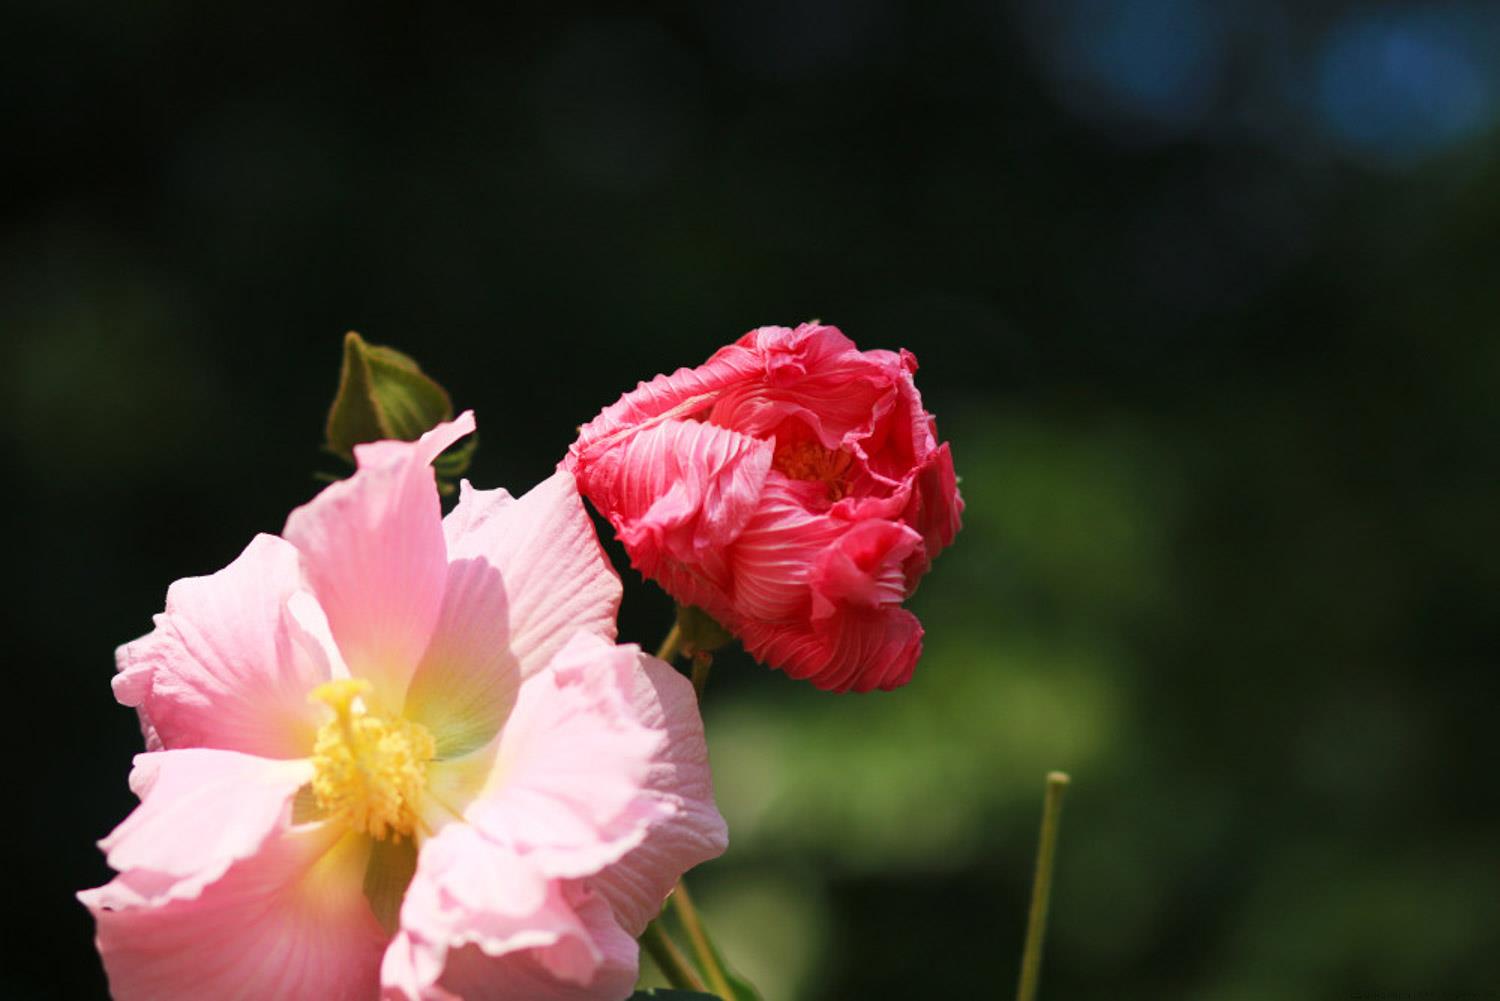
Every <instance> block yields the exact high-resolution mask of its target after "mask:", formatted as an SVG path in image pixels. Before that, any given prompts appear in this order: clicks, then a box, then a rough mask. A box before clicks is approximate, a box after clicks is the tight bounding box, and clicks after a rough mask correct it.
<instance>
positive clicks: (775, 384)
mask: <svg viewBox="0 0 1500 1001" xmlns="http://www.w3.org/2000/svg"><path fill="white" fill-rule="evenodd" d="M737 346H738V347H741V348H744V349H747V350H749V351H750V352H752V353H753V354H754V355H755V357H756V358H757V359H758V360H759V361H760V366H761V371H760V372H759V373H757V375H756V377H755V378H753V379H746V380H743V381H741V382H740V383H739V384H737V385H732V386H729V387H728V388H726V389H725V390H724V391H723V392H722V393H720V394H719V396H718V398H717V400H716V401H715V402H714V406H713V410H712V411H711V412H710V415H709V418H708V419H709V421H711V422H712V423H714V424H719V425H722V426H724V427H732V428H734V429H736V430H738V431H743V432H745V433H747V434H752V435H755V436H757V437H771V436H773V435H774V434H775V433H776V430H777V428H778V427H779V426H780V425H781V424H783V423H784V422H785V421H786V420H787V419H789V418H795V419H797V420H798V421H800V422H801V423H802V424H803V425H805V426H806V427H807V428H809V429H811V430H812V432H813V434H814V435H815V436H816V437H817V438H818V440H819V441H821V442H822V444H823V445H824V447H826V448H838V447H839V445H840V444H842V443H843V441H844V439H845V438H846V437H847V436H849V435H851V434H854V433H856V432H858V431H860V430H862V429H864V428H867V427H868V426H869V425H870V422H871V419H872V415H874V414H876V413H878V412H880V411H882V410H885V409H889V407H890V406H891V405H892V403H893V402H894V397H895V392H896V391H895V387H894V385H893V384H892V379H891V372H892V364H893V363H895V364H897V365H899V362H898V361H897V358H896V356H895V355H892V354H891V353H890V352H882V351H865V352H861V351H860V350H859V349H858V348H857V347H855V345H854V342H853V341H851V340H849V338H847V337H845V336H844V335H843V334H842V333H841V332H840V331H839V329H838V328H837V327H828V326H822V325H818V324H811V323H804V324H803V325H802V326H800V327H798V328H796V329H795V330H789V329H787V328H786V327H761V328H759V329H757V330H752V331H750V332H749V333H748V334H746V335H745V336H744V337H742V338H740V340H739V341H738V342H737Z"/></svg>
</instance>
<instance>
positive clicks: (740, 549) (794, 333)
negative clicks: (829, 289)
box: [563, 323, 963, 691]
mask: <svg viewBox="0 0 1500 1001" xmlns="http://www.w3.org/2000/svg"><path fill="white" fill-rule="evenodd" d="M916 370H917V360H916V358H915V357H914V356H913V355H912V354H911V353H910V352H909V351H901V352H899V353H897V352H892V351H861V350H859V348H858V347H856V346H855V344H854V342H853V341H851V340H849V338H847V337H845V336H844V335H843V333H841V332H840V331H839V329H838V328H837V327H830V326H825V325H823V324H819V323H804V324H802V325H801V326H800V327H797V328H796V329H795V330H792V329H789V328H787V327H760V328H758V329H756V330H752V331H750V332H749V333H748V334H746V335H745V336H744V337H741V338H740V339H739V340H738V341H736V342H735V343H733V344H730V345H728V346H727V347H724V348H721V349H720V350H719V351H718V352H716V353H715V354H714V356H713V357H712V358H710V359H708V361H706V362H704V363H703V364H702V365H700V366H698V367H697V368H694V369H687V368H683V369H678V370H677V371H676V372H674V373H672V374H671V375H659V376H657V377H656V378H655V379H653V380H651V381H650V382H643V383H641V384H640V385H639V386H637V387H636V388H635V389H634V390H633V391H632V392H629V393H626V394H625V395H624V396H622V397H621V398H620V399H619V400H618V401H617V402H615V403H613V404H611V405H610V406H608V407H606V408H604V410H603V412H601V413H600V414H599V415H598V416H597V417H595V418H594V419H593V420H592V421H590V422H589V423H588V424H587V425H585V426H584V427H583V428H581V429H580V431H579V434H578V440H577V441H575V442H574V443H573V446H572V448H570V449H569V452H568V456H567V458H566V459H564V460H563V464H564V465H565V467H566V468H568V469H570V470H572V471H573V472H574V473H575V474H576V475H577V477H578V484H579V489H581V490H582V491H583V493H584V494H585V496H587V497H588V499H589V500H591V501H592V502H593V503H594V506H595V507H597V508H598V509H599V511H600V513H602V514H603V515H604V516H605V517H606V518H608V519H609V522H610V524H611V525H613V526H614V527H615V531H616V532H617V533H618V535H619V538H620V541H621V542H622V543H624V545H625V551H626V552H627V553H629V554H630V561H631V563H632V564H633V565H634V566H635V567H636V569H638V570H639V571H640V572H641V573H643V574H644V575H646V576H647V577H650V578H651V579H652V580H655V581H656V582H657V583H659V584H661V586H662V587H663V588H665V589H666V591H667V593H668V594H670V595H672V597H674V598H676V599H677V600H678V602H680V603H681V604H684V605H696V606H698V607H700V608H702V609H703V610H704V611H705V612H707V613H708V614H709V615H710V616H712V617H713V618H714V619H716V620H717V621H718V622H719V623H720V624H721V625H723V626H724V627H725V628H727V629H728V630H729V631H730V632H732V633H734V634H735V635H736V636H738V637H739V638H740V639H741V640H742V641H743V642H744V644H745V649H747V650H748V651H750V653H751V654H752V655H753V656H755V657H757V658H758V659H760V660H761V661H763V662H765V663H766V664H769V665H771V666H772V667H778V668H781V669H782V670H784V671H786V672H787V673H788V674H790V675H791V676H792V677H794V678H805V679H807V680H808V681H811V682H812V683H813V684H814V685H816V686H818V687H819V688H825V689H830V690H833V691H849V690H854V691H868V690H870V689H872V688H896V687H899V686H900V685H904V684H906V682H907V681H909V680H910V679H911V675H912V670H913V668H914V667H915V666H916V663H917V658H918V657H919V656H920V655H921V652H922V625H921V623H920V622H918V621H917V617H916V616H915V615H913V614H912V613H911V612H910V611H908V610H907V609H905V608H904V607H902V605H903V602H905V601H906V599H907V598H909V597H911V595H912V593H913V592H914V591H915V590H916V588H917V584H918V582H919V581H920V580H921V579H922V575H923V574H925V573H926V572H927V570H928V568H929V567H930V566H931V565H932V560H933V558H934V557H936V556H937V554H938V553H939V552H941V551H942V550H943V549H945V548H946V547H947V546H948V545H949V544H950V543H952V542H953V537H954V535H955V534H956V533H957V532H958V529H959V521H960V515H961V514H962V512H963V499H962V498H961V497H960V496H959V493H958V483H957V480H956V478H955V476H954V472H953V456H952V453H951V451H950V450H949V447H948V445H947V443H945V442H940V441H939V439H938V433H937V422H936V421H935V420H934V419H933V416H932V415H931V414H929V413H928V412H927V411H926V410H925V409H923V407H922V397H921V395H920V394H919V393H918V392H917V387H916V383H915V381H914V379H913V376H914V374H915V373H916Z"/></svg>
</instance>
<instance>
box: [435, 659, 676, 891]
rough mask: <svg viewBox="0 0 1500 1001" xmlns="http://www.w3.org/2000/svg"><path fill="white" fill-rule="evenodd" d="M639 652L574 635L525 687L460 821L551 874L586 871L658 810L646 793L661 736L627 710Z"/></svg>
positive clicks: (635, 835)
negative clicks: (481, 784)
mask: <svg viewBox="0 0 1500 1001" xmlns="http://www.w3.org/2000/svg"><path fill="white" fill-rule="evenodd" d="M638 656H639V650H638V648H636V647H634V646H614V645H612V644H609V643H606V642H605V641H604V640H602V639H600V638H599V637H597V636H594V635H591V634H589V633H575V634H574V636H573V638H572V639H571V640H570V641H569V642H568V645H567V646H565V647H564V648H563V649H562V650H561V651H560V652H559V653H558V654H557V656H556V657H554V658H553V660H552V663H551V664H550V665H549V667H548V669H547V670H546V671H544V672H542V673H540V674H537V675H534V676H533V677H532V678H530V679H528V680H527V681H526V682H525V683H524V684H523V685H522V686H521V692H520V695H519V697H518V698H517V700H516V707H515V709H514V711H513V712H512V713H511V715H510V718H509V719H507V720H506V722H505V729H504V730H503V731H502V732H501V734H500V739H499V745H498V749H497V752H496V755H495V758H494V765H493V769H492V771H491V773H490V776H489V779H488V781H487V783H486V786H485V788H484V789H483V790H482V791H481V792H480V793H479V795H478V796H477V797H476V798H475V799H474V800H473V801H472V802H471V803H469V804H468V805H467V807H466V808H465V809H464V817H465V819H466V820H468V821H469V822H470V823H472V824H473V825H474V826H475V827H477V828H479V829H480V830H482V831H483V832H484V833H485V836H486V837H488V838H490V839H491V840H493V841H495V842H497V843H499V844H502V845H505V846H506V847H508V848H509V849H511V850H512V851H514V852H515V853H516V854H517V855H518V856H520V857H522V858H524V859H526V860H527V862H528V863H529V864H531V865H533V866H535V867H536V868H537V869H538V871H541V872H544V873H546V874H547V875H548V876H557V877H578V876H587V875H592V874H593V873H596V872H598V871H600V870H601V869H602V868H603V867H604V866H606V865H608V864H609V863H611V862H614V861H615V860H616V859H618V858H619V857H620V856H621V855H623V854H624V853H625V852H627V851H629V850H630V849H632V848H634V847H635V846H636V845H638V844H640V842H641V840H642V838H643V837H644V836H645V832H646V829H647V828H648V827H650V826H651V824H653V823H654V822H656V821H657V820H658V819H660V817H661V816H662V815H663V813H664V812H665V808H664V807H663V805H662V804H660V803H659V802H657V801H656V800H655V799H654V798H653V797H651V796H649V795H647V794H646V793H645V792H644V785H645V781H646V778H647V775H648V774H649V770H650V767H651V762H652V759H653V757H654V755H655V754H656V753H657V752H658V750H659V749H660V746H661V743H662V740H663V734H661V733H660V732H657V731H653V730H649V729H647V728H646V727H644V726H642V725H641V724H640V723H639V722H637V721H636V719H635V714H634V712H633V710H632V707H631V704H630V695H631V690H632V686H633V676H634V672H635V665H636V658H637V657H638Z"/></svg>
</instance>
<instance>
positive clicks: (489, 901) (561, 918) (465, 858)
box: [381, 824, 628, 1001]
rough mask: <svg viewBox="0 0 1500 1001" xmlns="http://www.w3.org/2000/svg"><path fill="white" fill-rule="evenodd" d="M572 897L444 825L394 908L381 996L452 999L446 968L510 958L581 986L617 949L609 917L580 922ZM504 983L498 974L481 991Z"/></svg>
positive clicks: (464, 830)
mask: <svg viewBox="0 0 1500 1001" xmlns="http://www.w3.org/2000/svg"><path fill="white" fill-rule="evenodd" d="M580 901H581V898H580V897H579V896H578V894H577V892H576V891H575V890H573V889H571V888H570V887H569V886H568V885H567V884H566V883H565V882H563V881H561V880H555V879H549V878H548V877H547V876H545V875H544V874H543V873H541V872H540V871H539V870H538V869H537V868H536V867H535V866H533V865H531V864H530V863H529V862H528V861H527V860H526V859H524V858H522V857H521V856H519V855H517V854H516V853H515V852H514V851H512V850H510V849H509V848H508V847H506V846H503V845H499V844H496V843H495V842H493V841H491V840H489V839H487V838H486V837H485V836H484V835H483V834H481V833H480V832H479V831H478V830H476V829H475V828H473V827H470V826H468V825H466V824H450V825H449V826H448V827H445V828H444V829H443V830H442V831H440V832H439V833H438V834H437V835H436V836H435V837H433V838H431V839H429V840H428V841H427V842H425V843H424V844H423V846H422V851H421V855H420V856H419V857H418V862H417V873H416V876H415V877H414V878H413V879H412V883H411V887H410V888H409V889H408V890H407V894H406V900H405V902H404V903H403V904H402V907H401V930H400V931H399V932H398V933H397V935H396V937H395V939H394V940H393V941H392V942H391V945H390V948H389V949H388V950H387V951H386V955H385V959H384V962H383V963H382V965H381V983H382V985H383V988H384V996H385V997H388V998H397V999H407V1001H418V999H421V1001H433V999H438V998H447V997H450V996H454V990H453V987H452V985H450V984H448V983H447V981H446V976H445V974H444V971H445V970H447V969H448V968H449V967H450V964H455V965H456V967H461V968H467V969H473V968H475V967H476V966H477V967H478V968H479V969H481V970H487V971H490V972H499V971H497V970H496V969H495V967H494V965H493V961H495V960H498V959H500V958H502V957H505V958H509V957H515V956H517V955H518V954H529V955H530V956H531V958H532V961H533V962H534V963H536V964H538V965H539V969H538V970H537V971H536V972H537V974H538V980H539V982H542V983H546V982H550V981H567V982H572V983H575V984H586V983H590V982H591V981H593V980H594V977H595V974H596V972H597V971H598V969H599V968H600V967H601V965H603V964H604V963H605V962H606V959H607V957H608V954H609V952H610V951H612V950H615V949H617V948H618V943H617V942H615V941H613V939H612V936H611V933H610V931H609V928H608V924H612V923H613V922H612V920H611V921H610V922H608V924H605V925H603V926H601V924H600V922H599V921H598V920H597V916H595V920H594V921H592V922H591V921H589V920H587V919H586V917H585V915H583V914H581V913H580V910H579V909H578V908H577V907H575V904H577V903H579V902H580ZM606 913H607V912H606ZM615 932H616V933H618V929H617V928H616V929H615ZM466 947H467V948H466ZM465 953H469V954H470V955H469V958H467V959H465V958H464V954H465ZM475 954H477V955H475ZM503 969H504V968H501V970H503ZM440 978H441V979H443V980H444V983H443V984H441V985H440V984H439V979H440ZM461 979H468V978H461ZM478 986H479V984H477V983H466V984H465V985H464V986H463V987H461V988H459V989H458V991H457V996H461V997H464V998H469V997H471V994H470V989H471V988H474V987H478ZM507 986H508V983H507V981H506V980H505V979H504V978H503V977H502V978H501V979H500V980H499V981H498V982H496V983H494V984H490V985H488V986H487V988H486V989H488V990H504V989H506V988H507ZM627 986H628V985H627ZM627 992H628V991H627ZM479 996H481V997H487V996H492V995H488V994H480V995H479ZM493 996H496V997H517V998H521V997H531V996H534V995H530V994H526V993H524V992H522V993H512V994H496V995H493ZM540 996H543V997H545V996H548V995H545V994H543V995H540ZM594 996H596V997H597V996H599V995H594Z"/></svg>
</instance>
